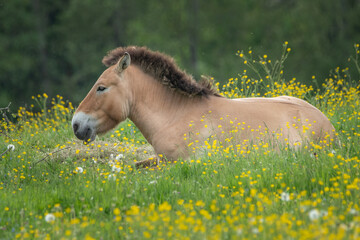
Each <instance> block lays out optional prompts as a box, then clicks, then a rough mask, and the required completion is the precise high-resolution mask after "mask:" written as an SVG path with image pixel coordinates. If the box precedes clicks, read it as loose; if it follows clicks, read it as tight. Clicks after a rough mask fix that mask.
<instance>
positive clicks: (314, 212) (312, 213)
mask: <svg viewBox="0 0 360 240" xmlns="http://www.w3.org/2000/svg"><path fill="white" fill-rule="evenodd" d="M319 217H320V212H319V210H317V209H313V210H311V211H310V212H309V218H310V220H311V221H314V220H317V219H318V218H319Z"/></svg>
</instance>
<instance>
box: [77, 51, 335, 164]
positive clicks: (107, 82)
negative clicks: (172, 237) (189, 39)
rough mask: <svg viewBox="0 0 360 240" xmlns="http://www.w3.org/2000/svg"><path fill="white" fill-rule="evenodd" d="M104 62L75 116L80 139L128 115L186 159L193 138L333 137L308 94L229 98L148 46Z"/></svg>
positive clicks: (164, 150)
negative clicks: (302, 96)
mask: <svg viewBox="0 0 360 240" xmlns="http://www.w3.org/2000/svg"><path fill="white" fill-rule="evenodd" d="M102 62H103V63H104V64H105V65H106V66H107V67H108V68H107V69H106V70H105V71H104V72H103V73H102V74H101V76H100V77H99V79H98V80H97V82H96V83H95V85H94V86H93V87H92V89H91V90H90V92H89V93H88V95H87V96H86V97H85V99H84V100H83V101H82V102H81V104H80V105H79V107H78V109H77V110H76V112H75V115H74V117H73V120H72V126H73V130H74V133H75V135H76V137H78V138H79V139H81V140H84V141H92V140H94V139H95V137H96V135H97V134H102V133H105V132H107V131H109V130H110V129H112V128H114V127H116V126H117V124H119V123H120V122H121V121H124V120H125V119H126V118H129V119H130V120H131V121H132V122H134V124H135V125H136V126H137V127H138V129H139V130H140V131H141V133H142V134H143V135H144V137H145V138H146V139H147V141H148V142H149V143H150V144H151V145H152V146H153V148H154V150H155V152H156V153H157V154H159V155H160V154H162V155H163V156H165V157H166V158H167V159H168V160H175V159H177V158H179V157H182V158H187V157H188V156H189V154H191V151H192V150H189V146H188V145H190V144H189V139H191V141H193V142H197V143H198V144H201V143H203V142H204V141H205V140H206V139H207V138H209V137H210V136H218V137H220V136H222V135H226V136H231V138H232V139H235V141H237V142H238V143H242V142H243V141H248V140H249V141H253V140H254V141H256V140H257V141H262V140H264V139H265V138H267V140H272V141H276V140H277V139H279V141H280V142H282V141H283V142H287V144H289V145H298V144H301V143H304V142H309V141H322V142H325V143H329V142H330V141H333V140H332V139H333V137H334V127H333V126H332V124H331V123H330V121H329V120H328V119H327V118H326V116H325V115H324V114H323V113H322V112H321V111H319V110H318V109H317V108H315V107H314V106H312V105H311V104H309V103H307V102H305V101H303V100H301V99H298V98H294V97H289V96H281V97H275V98H241V99H227V98H225V97H222V96H221V95H220V94H219V93H218V92H217V91H216V90H214V88H213V87H212V84H211V82H210V81H208V80H206V79H203V80H202V81H200V82H196V81H195V80H194V79H193V78H192V77H191V76H190V75H188V74H186V73H185V72H183V71H181V70H180V69H179V68H178V67H177V65H176V64H175V62H174V60H173V59H172V58H170V57H168V56H166V55H164V54H162V53H159V52H153V51H150V50H148V49H147V48H144V47H127V48H117V49H114V50H112V51H110V52H109V53H108V55H107V56H105V57H104V58H103V60H102ZM227 133H228V134H227ZM184 136H185V137H184Z"/></svg>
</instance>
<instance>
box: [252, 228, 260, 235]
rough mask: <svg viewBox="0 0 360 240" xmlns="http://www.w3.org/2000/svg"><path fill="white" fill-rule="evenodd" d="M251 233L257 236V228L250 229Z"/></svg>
mask: <svg viewBox="0 0 360 240" xmlns="http://www.w3.org/2000/svg"><path fill="white" fill-rule="evenodd" d="M251 232H252V233H253V234H258V233H259V232H260V231H259V229H258V228H253V229H251Z"/></svg>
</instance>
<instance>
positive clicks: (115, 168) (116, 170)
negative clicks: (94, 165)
mask: <svg viewBox="0 0 360 240" xmlns="http://www.w3.org/2000/svg"><path fill="white" fill-rule="evenodd" d="M111 170H112V171H113V172H120V171H121V167H120V166H119V165H114V166H112V169H111Z"/></svg>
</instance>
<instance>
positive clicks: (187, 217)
mask: <svg viewBox="0 0 360 240" xmlns="http://www.w3.org/2000/svg"><path fill="white" fill-rule="evenodd" d="M284 49H287V46H286V45H285V48H284ZM357 51H358V49H357ZM287 53H288V51H284V54H287ZM240 57H241V56H240ZM244 57H246V56H244ZM247 59H249V58H248V57H247ZM281 59H283V58H281ZM260 61H263V59H262V60H261V59H260ZM259 64H263V63H261V62H260V63H259ZM277 64H280V65H281V64H283V63H282V62H281V61H279V63H277ZM253 66H256V62H255V63H254V64H253ZM260 66H261V65H260ZM271 69H272V68H270V67H268V68H267V69H265V70H263V72H265V74H270V75H271V77H272V78H273V79H272V81H273V82H272V84H269V86H266V84H264V83H263V81H260V80H259V79H258V80H256V79H248V78H247V77H245V75H243V74H241V75H239V78H238V79H230V80H229V84H227V85H226V86H223V91H222V92H223V94H224V95H226V96H231V97H242V96H251V95H253V96H254V95H258V94H257V93H259V94H260V95H261V96H265V95H266V96H276V95H280V94H284V93H286V94H289V95H293V96H298V97H302V98H307V99H308V100H309V101H310V102H311V103H312V104H314V105H315V106H317V107H319V108H320V109H321V110H322V111H323V112H324V113H325V114H326V115H327V116H328V117H329V118H330V120H331V121H332V123H333V124H334V126H335V128H336V130H337V132H338V138H339V140H340V141H341V145H340V146H336V145H330V146H318V145H315V144H311V145H309V146H303V147H302V148H301V149H300V150H298V151H294V150H292V149H291V148H287V147H286V145H284V146H282V148H281V149H282V150H281V151H278V150H273V149H271V148H267V147H264V145H259V146H256V147H253V148H251V149H250V150H248V151H246V152H239V151H238V150H237V149H235V148H234V147H233V148H229V149H228V150H227V149H225V147H223V145H222V144H221V143H220V144H217V145H216V146H214V147H212V148H210V149H207V151H208V153H211V154H203V155H202V157H200V158H192V159H190V160H188V161H183V160H181V159H179V160H178V161H177V162H176V163H172V164H167V165H166V164H162V165H161V166H160V169H135V168H134V162H135V161H136V160H142V159H144V158H146V157H148V156H150V155H151V154H152V151H151V149H150V148H149V145H148V144H147V143H146V141H145V139H144V138H143V136H142V135H141V133H140V132H139V131H138V130H137V129H136V127H134V125H133V124H132V123H131V122H129V121H126V122H124V123H121V124H120V125H119V126H118V127H117V129H115V130H114V131H112V132H110V133H108V134H106V135H105V136H101V137H99V138H97V140H96V141H95V142H94V143H92V144H89V145H83V144H82V142H80V141H78V140H76V139H75V137H74V135H73V133H72V130H71V117H72V113H73V107H72V105H71V104H69V103H67V102H65V101H64V100H63V99H62V98H61V97H60V96H58V97H56V98H55V99H53V100H52V101H49V99H48V98H47V96H46V95H43V96H38V97H34V100H35V103H36V102H37V103H38V104H39V106H41V108H42V109H43V111H42V112H40V113H38V114H34V113H33V110H31V107H34V106H31V105H30V109H25V108H21V109H19V111H18V112H17V113H15V115H16V117H17V121H16V123H15V124H14V123H11V122H8V121H7V120H6V119H5V118H3V119H2V121H1V132H0V134H1V135H0V154H1V153H3V152H5V151H6V149H7V146H8V145H9V144H13V145H14V146H15V150H14V151H8V152H6V153H5V154H4V155H3V156H2V157H1V158H0V199H1V200H0V239H14V238H19V239H35V238H39V239H75V238H76V239H204V238H205V239H239V238H241V239H246V238H248V239H281V238H284V239H291V238H295V239H331V238H333V239H334V238H335V239H356V238H359V234H360V206H359V204H360V202H359V199H360V191H359V187H360V177H359V173H360V158H359V155H360V154H359V151H360V150H359V140H360V139H359V136H360V129H359V128H360V111H359V101H360V92H359V84H358V82H357V83H356V84H354V82H353V81H350V80H349V76H346V73H345V71H343V72H342V71H340V70H338V72H339V74H338V73H336V74H337V75H338V76H339V77H337V78H335V77H334V76H335V75H333V76H332V77H331V78H329V79H327V81H326V84H325V85H324V86H323V88H324V90H323V91H315V90H311V88H310V87H306V88H305V87H301V84H299V83H298V82H297V81H294V80H293V81H289V82H287V81H285V80H284V79H280V80H279V79H278V80H276V79H275V78H281V76H282V75H281V74H280V73H279V74H275V73H271V71H272V70H271ZM274 69H275V68H274ZM282 69H283V67H282V66H279V65H276V69H275V70H274V71H281V70H282ZM260 70H261V69H260ZM260 70H259V75H260V77H261V74H263V73H262V72H261V71H260ZM264 79H266V76H265V77H264ZM339 80H342V81H339ZM247 81H248V82H247ZM246 82H247V83H246ZM276 82H278V83H280V82H281V86H280V85H278V84H277V83H276ZM257 84H258V85H257ZM246 86H251V88H252V90H251V91H250V90H248V91H247V90H246V89H243V88H242V87H245V88H246ZM241 89H243V90H241ZM256 89H261V92H260V91H257V90H256ZM231 90H234V91H231ZM245 93H246V94H245ZM45 101H47V102H48V103H49V102H50V103H51V102H52V104H51V106H50V107H48V108H47V109H45V107H44V106H45V105H44V102H45ZM256 148H259V149H256ZM314 152H315V153H316V155H315V156H314ZM111 154H112V155H111ZM119 154H122V155H123V158H120V157H118V160H116V156H118V155H119ZM210 155H211V157H209V156H210ZM79 168H82V169H83V171H82V172H81V171H79ZM120 168H121V170H120ZM116 169H117V170H116ZM49 218H50V221H48V220H49Z"/></svg>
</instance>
